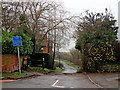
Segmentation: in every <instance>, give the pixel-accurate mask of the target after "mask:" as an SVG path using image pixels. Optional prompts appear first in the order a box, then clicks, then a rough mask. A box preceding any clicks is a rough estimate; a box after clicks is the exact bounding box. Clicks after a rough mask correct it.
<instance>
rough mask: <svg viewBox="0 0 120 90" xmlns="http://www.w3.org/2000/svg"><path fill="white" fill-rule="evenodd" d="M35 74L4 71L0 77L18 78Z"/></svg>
mask: <svg viewBox="0 0 120 90" xmlns="http://www.w3.org/2000/svg"><path fill="white" fill-rule="evenodd" d="M33 75H34V74H32V73H21V74H19V72H13V73H10V72H7V73H2V76H1V77H0V79H1V80H3V79H18V78H26V77H30V76H33Z"/></svg>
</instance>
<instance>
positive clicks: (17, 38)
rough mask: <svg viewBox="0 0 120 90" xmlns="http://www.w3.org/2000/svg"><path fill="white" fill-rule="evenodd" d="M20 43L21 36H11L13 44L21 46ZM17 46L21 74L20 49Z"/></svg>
mask: <svg viewBox="0 0 120 90" xmlns="http://www.w3.org/2000/svg"><path fill="white" fill-rule="evenodd" d="M21 45H22V41H21V36H16V37H13V46H21ZM17 48H18V61H19V72H20V74H21V66H20V51H19V47H17Z"/></svg>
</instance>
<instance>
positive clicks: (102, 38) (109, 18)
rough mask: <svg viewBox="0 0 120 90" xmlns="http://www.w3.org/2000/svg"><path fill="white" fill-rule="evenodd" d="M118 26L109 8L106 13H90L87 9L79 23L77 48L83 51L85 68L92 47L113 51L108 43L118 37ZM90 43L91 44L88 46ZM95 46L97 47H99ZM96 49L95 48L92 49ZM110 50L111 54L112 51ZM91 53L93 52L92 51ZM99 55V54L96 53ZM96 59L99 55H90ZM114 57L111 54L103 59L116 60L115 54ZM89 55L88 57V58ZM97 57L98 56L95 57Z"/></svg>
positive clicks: (105, 52)
mask: <svg viewBox="0 0 120 90" xmlns="http://www.w3.org/2000/svg"><path fill="white" fill-rule="evenodd" d="M117 32H118V27H116V20H115V19H114V17H113V15H112V14H111V13H108V10H107V9H106V10H105V14H103V13H92V12H91V13H89V11H86V15H85V16H84V17H82V18H81V20H80V22H79V24H78V30H77V34H78V39H77V41H76V46H75V48H76V49H78V50H80V51H81V52H82V60H83V69H84V70H85V67H86V66H87V64H88V61H89V58H88V54H89V53H88V51H89V49H90V48H94V47H97V48H98V47H99V48H98V50H99V51H98V52H100V51H101V48H104V49H105V48H110V50H112V51H113V49H114V48H113V47H112V46H111V47H108V45H107V44H106V43H112V42H114V41H115V40H116V39H117ZM88 44H89V45H90V46H89V48H88ZM97 48H95V49H97ZM92 50H94V49H92ZM108 51H109V50H106V51H104V52H103V53H101V52H100V53H101V54H100V53H99V54H100V55H102V54H104V55H105V54H108V53H107V52H108ZM112 51H110V52H109V54H110V53H111V52H112ZM91 53H93V52H92V51H91ZM96 55H97V54H96ZM90 56H91V57H92V59H93V61H95V59H96V58H98V57H97V56H94V55H93V54H91V55H90ZM112 56H113V58H112V57H111V56H109V55H105V56H104V58H102V60H111V59H112V60H115V58H114V54H113V55H112ZM86 57H87V59H86ZM95 57H96V58H95ZM106 58H107V59H106Z"/></svg>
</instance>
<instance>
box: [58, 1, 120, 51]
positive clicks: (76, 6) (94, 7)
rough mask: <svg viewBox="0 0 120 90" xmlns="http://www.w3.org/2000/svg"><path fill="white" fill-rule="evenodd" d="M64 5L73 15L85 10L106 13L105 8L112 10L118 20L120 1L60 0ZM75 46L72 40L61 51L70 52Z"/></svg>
mask: <svg viewBox="0 0 120 90" xmlns="http://www.w3.org/2000/svg"><path fill="white" fill-rule="evenodd" d="M58 1H61V2H62V3H63V4H64V8H65V9H66V10H68V11H70V12H71V13H72V14H75V15H76V14H78V15H79V14H80V13H84V11H85V10H90V11H91V12H104V11H105V8H108V9H109V10H111V13H112V14H113V16H115V19H116V20H118V2H119V1H120V0H58ZM74 46H75V42H74V41H72V40H71V43H70V46H69V47H68V48H67V49H61V50H60V51H69V49H71V48H73V47H74Z"/></svg>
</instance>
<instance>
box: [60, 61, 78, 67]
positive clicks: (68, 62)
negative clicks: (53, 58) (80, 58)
mask: <svg viewBox="0 0 120 90" xmlns="http://www.w3.org/2000/svg"><path fill="white" fill-rule="evenodd" d="M61 61H64V62H65V63H66V64H68V65H69V66H72V67H75V68H79V67H80V66H79V65H75V64H74V63H72V62H70V61H68V60H61Z"/></svg>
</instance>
